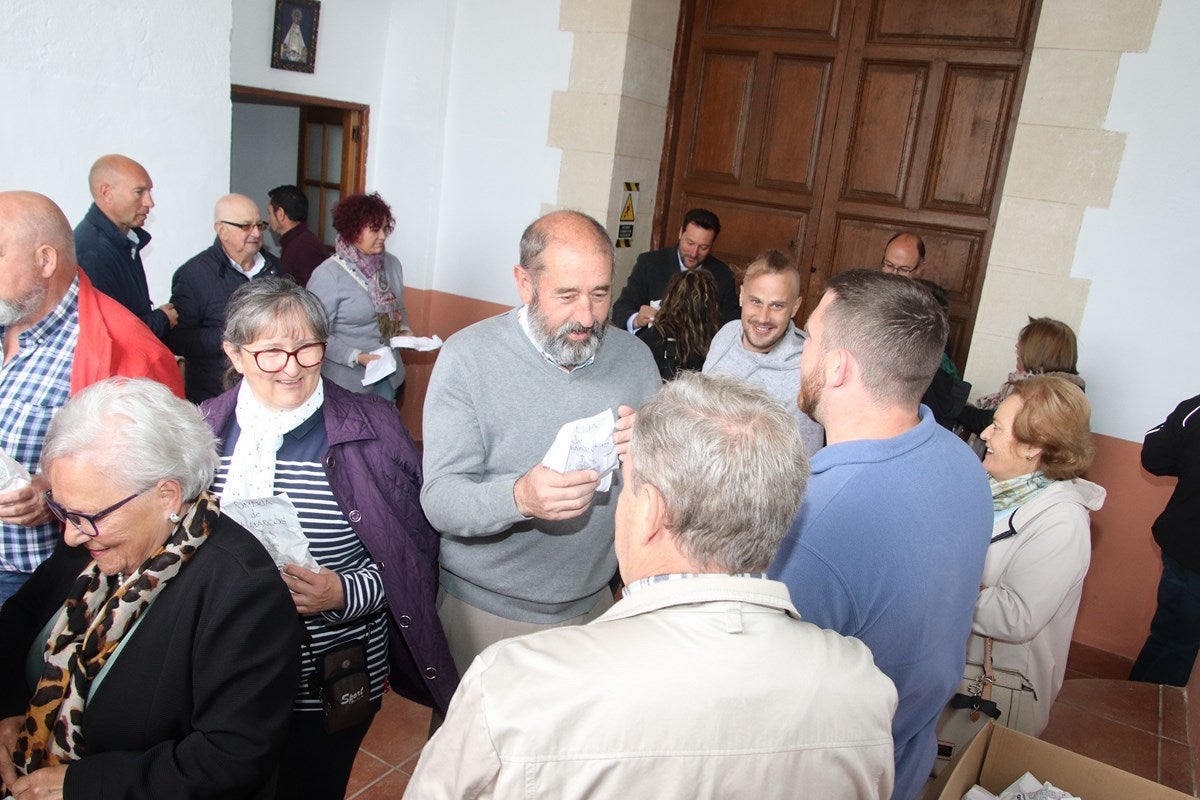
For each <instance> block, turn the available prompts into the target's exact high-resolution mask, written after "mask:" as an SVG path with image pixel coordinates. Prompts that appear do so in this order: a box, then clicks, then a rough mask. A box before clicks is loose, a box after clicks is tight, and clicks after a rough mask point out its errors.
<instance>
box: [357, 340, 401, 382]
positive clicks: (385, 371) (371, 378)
mask: <svg viewBox="0 0 1200 800" xmlns="http://www.w3.org/2000/svg"><path fill="white" fill-rule="evenodd" d="M371 355H373V356H379V358H377V359H375V360H374V361H368V362H367V369H366V371H365V372H364V373H363V378H362V385H363V386H370V385H371V384H372V383H378V382H379V381H381V380H383V379H384V378H386V377H387V376H388V375H391V374H392V373H393V372H395V371H396V354H395V353H393V352H392V348H390V347H386V346H385V347H381V348H379V349H378V350H372V351H371Z"/></svg>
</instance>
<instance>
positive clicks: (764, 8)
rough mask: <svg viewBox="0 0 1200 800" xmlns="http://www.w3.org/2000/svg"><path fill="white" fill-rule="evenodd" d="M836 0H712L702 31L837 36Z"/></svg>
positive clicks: (837, 6) (837, 9) (837, 0)
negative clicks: (749, 0)
mask: <svg viewBox="0 0 1200 800" xmlns="http://www.w3.org/2000/svg"><path fill="white" fill-rule="evenodd" d="M840 5H841V4H840V2H839V0H805V2H802V3H797V2H796V0H753V1H752V2H746V1H745V0H713V2H712V3H711V4H709V5H708V14H707V15H706V16H705V17H704V20H705V22H706V24H705V26H704V29H705V32H710V33H747V32H772V33H779V32H785V33H791V34H800V35H803V36H816V37H820V38H825V39H835V38H837V23H838V12H839V6H840Z"/></svg>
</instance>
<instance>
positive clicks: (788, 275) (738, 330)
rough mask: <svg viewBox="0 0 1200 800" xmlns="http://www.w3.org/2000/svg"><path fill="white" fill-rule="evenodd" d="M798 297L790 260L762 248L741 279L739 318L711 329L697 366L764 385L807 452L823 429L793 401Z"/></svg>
mask: <svg viewBox="0 0 1200 800" xmlns="http://www.w3.org/2000/svg"><path fill="white" fill-rule="evenodd" d="M802 299H803V296H802V295H801V294H800V271H799V270H798V269H797V268H796V264H795V262H793V261H792V260H791V259H790V258H788V257H787V256H786V255H784V254H783V253H781V252H779V251H778V250H767V251H765V252H763V253H762V254H761V255H759V256H758V258H756V259H754V260H753V261H751V262H750V265H749V266H748V267H746V274H745V276H744V277H743V278H742V291H741V294H740V295H739V297H738V302H739V303H740V304H741V306H742V318H741V319H739V320H734V321H733V322H729V323H726V324H725V325H724V326H723V327H722V328H721V330H719V331H717V335H716V336H714V337H713V340H712V344H711V345H710V346H709V348H708V357H707V358H705V360H704V370H703V371H704V372H705V373H712V374H716V375H732V376H733V377H735V378H741V379H742V380H744V381H748V382H749V383H753V384H755V385H757V386H761V387H762V388H763V389H766V390H767V393H768V394H769V395H771V397H774V398H775V399H776V400H778V401H779V402H780V403H781V404H782V405H783V407H784V408H786V409H787V410H788V411H789V412H790V413H791V415H792V417H793V418H795V420H796V425H797V426H798V427H799V428H800V436H801V438H802V439H803V440H804V449H805V451H806V452H807V453H808V455H809V456H811V455H812V454H813V453H815V452H817V451H818V450H820V449H821V448H822V447H824V445H825V429H824V428H822V427H821V424H820V423H818V422H816V421H815V420H813V418H812V417H810V416H808V415H807V414H805V413H804V412H803V411H801V410H800V406H799V405H798V404H797V396H798V395H799V394H800V356H801V355H803V353H804V341H805V339H806V336H805V334H804V331H802V330H800V329H799V328H797V327H796V324H795V323H794V322H792V318H793V317H794V316H796V312H797V311H799V310H800V302H801V300H802Z"/></svg>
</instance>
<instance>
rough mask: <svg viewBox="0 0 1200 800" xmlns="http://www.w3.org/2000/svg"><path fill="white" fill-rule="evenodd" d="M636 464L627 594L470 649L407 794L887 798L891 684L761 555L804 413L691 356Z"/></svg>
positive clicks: (790, 505)
mask: <svg viewBox="0 0 1200 800" xmlns="http://www.w3.org/2000/svg"><path fill="white" fill-rule="evenodd" d="M698 464H700V465H704V468H703V469H697V468H696V465H698ZM622 473H623V475H624V483H623V486H622V488H621V494H620V497H619V498H618V499H617V510H616V551H617V560H618V562H619V563H620V568H621V576H622V578H624V580H625V582H626V584H627V585H626V588H625V590H624V596H623V597H622V599H621V600H620V601H619V602H618V603H617V604H616V605H615V606H614V607H613V608H611V609H609V611H608V612H607V613H605V614H604V615H603V616H602V617H600V618H599V619H598V620H596V621H595V622H593V623H591V624H589V625H586V626H579V627H573V628H559V629H556V630H549V631H542V632H539V633H534V634H531V635H528V636H523V637H520V638H516V639H509V640H506V641H503V642H500V643H498V644H495V645H493V646H491V647H489V648H488V649H487V650H485V651H484V652H483V653H482V654H481V655H480V656H479V657H478V658H476V659H475V661H474V663H473V664H472V666H471V668H470V669H469V670H468V671H467V673H466V675H465V676H464V678H463V681H462V683H461V685H460V687H459V690H458V692H457V693H456V694H455V697H454V700H453V701H452V702H451V706H450V713H449V715H448V717H447V719H446V723H445V725H444V726H443V727H442V728H441V730H440V731H439V732H438V733H437V735H436V736H434V738H433V739H432V740H431V741H430V742H429V744H428V745H427V746H426V748H425V752H424V753H423V754H422V757H421V761H420V763H419V764H418V766H417V769H416V772H415V773H414V775H413V778H412V781H411V782H410V783H409V790H408V793H407V794H406V796H409V797H479V798H491V797H530V796H537V797H547V798H551V797H553V798H560V797H644V796H647V794H652V795H653V796H655V797H656V798H694V797H741V796H749V795H753V796H755V797H756V798H760V799H761V800H769V799H770V798H777V797H778V798H784V797H787V798H791V797H795V796H796V794H797V793H798V792H799V793H800V794H805V795H812V796H814V797H857V798H887V797H888V796H889V795H890V794H891V790H892V770H893V764H892V747H891V734H890V726H891V718H892V713H893V712H894V711H895V707H896V693H895V689H894V687H893V686H892V684H891V682H890V681H889V680H888V679H887V678H886V677H885V676H884V675H883V674H882V673H881V672H880V671H879V670H878V669H876V667H875V666H874V664H873V663H872V661H871V654H870V652H869V651H868V650H867V648H866V647H865V646H863V644H862V643H861V642H857V641H854V640H853V639H847V638H844V637H842V636H839V635H837V634H836V633H833V632H832V631H823V630H820V629H819V628H817V627H816V626H815V625H811V624H809V623H807V622H802V621H801V620H800V615H799V614H797V612H796V609H795V608H794V607H793V605H792V603H791V601H790V600H789V599H788V593H787V588H786V587H785V586H784V585H783V584H781V583H777V582H775V581H772V580H768V579H766V576H765V575H763V574H762V572H763V570H764V569H765V568H766V566H767V564H768V563H769V562H770V560H771V558H772V556H773V555H774V553H775V549H776V548H777V546H778V545H779V541H780V539H781V537H782V535H783V532H784V531H785V529H786V527H787V525H788V522H789V521H790V519H791V518H792V516H793V515H794V514H795V511H796V508H797V507H798V506H799V504H800V500H801V498H802V497H803V495H804V487H805V483H806V480H807V478H808V473H809V468H808V460H807V458H806V457H805V454H804V445H803V442H802V440H801V437H800V432H799V430H798V429H797V427H796V423H795V422H794V421H793V419H792V418H791V416H790V415H789V414H788V413H787V412H786V411H785V410H784V409H782V408H781V407H780V406H779V404H778V403H777V402H775V401H774V400H772V399H771V398H770V397H769V396H768V395H767V394H766V393H765V392H764V391H763V390H761V389H759V388H757V387H754V386H750V385H749V384H746V383H743V382H741V381H738V380H736V379H734V378H731V377H727V376H712V375H697V374H692V373H682V374H681V376H680V377H679V378H677V379H676V380H675V381H672V382H670V383H667V384H666V385H665V386H664V387H663V389H662V391H661V393H660V394H659V396H658V398H657V399H656V400H654V401H652V402H650V403H648V404H646V405H644V406H642V408H641V410H640V411H639V412H638V414H637V416H636V418H635V421H634V423H633V427H632V438H631V440H630V443H629V451H628V454H627V456H626V458H625V460H624V464H623V465H622ZM531 786H532V787H534V789H535V791H534V792H533V793H532V794H531V793H530V791H529V789H530V787H531ZM647 787H653V791H648V789H647Z"/></svg>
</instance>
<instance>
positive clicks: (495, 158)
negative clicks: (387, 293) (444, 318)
mask: <svg viewBox="0 0 1200 800" xmlns="http://www.w3.org/2000/svg"><path fill="white" fill-rule="evenodd" d="M455 5H456V7H457V13H456V15H455V22H454V40H453V45H452V47H451V57H450V64H449V92H448V96H447V100H446V104H447V105H446V131H445V142H444V154H443V170H442V196H441V202H440V212H439V213H440V219H439V222H438V242H437V250H436V253H435V258H436V264H437V271H436V274H435V275H434V280H433V283H432V286H431V288H433V289H438V290H441V291H444V292H451V293H453V294H460V295H466V296H469V297H474V298H478V299H482V300H490V301H492V302H497V303H514V304H515V303H518V302H520V301H519V299H518V297H517V291H516V287H515V284H514V282H513V277H512V266H513V265H514V264H516V263H517V256H518V244H519V241H520V237H521V232H522V231H523V230H524V229H525V226H527V225H528V224H529V223H530V222H532V221H533V220H534V219H535V218H536V217H537V216H538V215H539V214H541V213H542V211H543V210H544V209H543V206H552V205H554V204H555V200H556V198H557V195H558V173H559V164H560V162H561V158H562V156H561V151H560V150H558V149H557V148H552V147H549V146H548V145H547V144H546V141H547V135H548V131H549V125H550V98H551V96H552V94H553V92H554V91H556V90H558V91H561V90H565V89H566V88H567V81H568V77H569V74H570V69H571V45H572V36H571V34H569V33H562V32H560V31H559V30H558V15H559V10H558V3H551V2H545V0H508V2H504V3H496V2H493V0H458V2H457V3H456V4H455Z"/></svg>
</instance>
